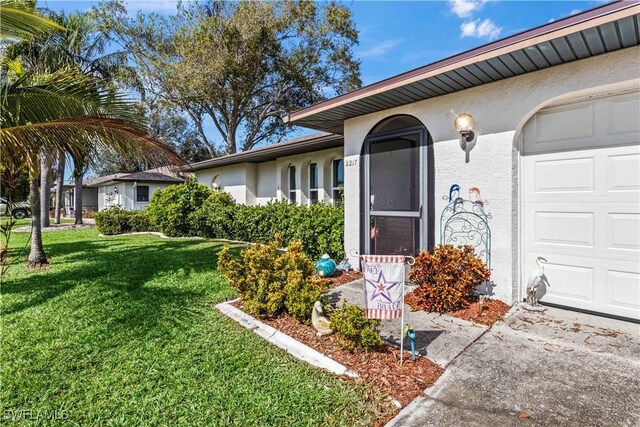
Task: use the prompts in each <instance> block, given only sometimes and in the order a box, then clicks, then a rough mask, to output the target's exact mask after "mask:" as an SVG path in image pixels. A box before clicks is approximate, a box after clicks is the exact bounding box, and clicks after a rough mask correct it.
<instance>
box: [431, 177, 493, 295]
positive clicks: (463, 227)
mask: <svg viewBox="0 0 640 427" xmlns="http://www.w3.org/2000/svg"><path fill="white" fill-rule="evenodd" d="M442 198H443V200H447V201H448V203H447V205H446V206H445V208H444V209H443V211H442V214H441V215H440V244H442V245H456V246H463V245H468V246H471V247H473V249H474V252H475V254H476V255H477V256H478V257H480V258H481V259H482V260H483V261H484V263H485V265H486V266H487V268H488V269H489V270H491V227H490V226H489V220H490V219H491V214H490V213H487V212H486V211H485V206H486V205H487V204H488V202H487V201H486V200H482V199H481V198H480V190H479V189H478V188H477V187H471V188H470V189H469V198H468V199H465V198H462V197H460V186H459V185H458V184H453V185H452V186H451V188H450V189H449V195H448V196H446V195H445V196H443V197H442ZM483 285H484V294H485V296H487V297H489V296H490V295H491V287H492V286H491V283H490V282H487V283H484V284H483Z"/></svg>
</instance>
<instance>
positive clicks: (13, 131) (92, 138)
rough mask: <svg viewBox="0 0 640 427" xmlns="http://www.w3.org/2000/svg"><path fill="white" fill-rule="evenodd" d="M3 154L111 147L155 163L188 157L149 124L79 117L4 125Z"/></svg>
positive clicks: (75, 153) (0, 132) (0, 134)
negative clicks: (151, 130)
mask: <svg viewBox="0 0 640 427" xmlns="http://www.w3.org/2000/svg"><path fill="white" fill-rule="evenodd" d="M0 146H1V151H0V154H1V155H2V158H3V163H4V161H5V159H6V160H13V159H20V158H21V157H24V156H25V153H37V152H38V151H40V150H41V149H42V147H46V149H47V151H50V152H55V151H56V150H63V151H65V152H67V153H69V154H70V155H71V156H72V157H77V158H80V157H84V156H86V153H87V152H89V151H91V152H96V151H97V152H100V151H109V152H115V153H116V154H118V155H119V156H122V157H123V158H126V159H131V160H135V161H144V162H146V163H148V164H150V165H153V166H164V165H182V164H184V161H182V159H181V158H180V157H179V156H178V155H177V154H176V153H175V152H174V151H173V150H172V149H171V148H170V147H169V146H167V145H166V144H164V143H163V142H161V141H159V140H157V139H155V138H153V137H152V136H151V135H150V134H149V132H148V130H147V129H146V128H145V127H142V126H139V125H137V124H135V123H132V122H130V121H127V120H123V119H114V118H108V117H92V116H87V117H78V118H69V119H61V120H56V121H50V122H46V123H37V124H30V125H23V126H17V127H12V128H3V129H0Z"/></svg>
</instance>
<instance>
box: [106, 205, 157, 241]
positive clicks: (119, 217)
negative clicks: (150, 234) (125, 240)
mask: <svg viewBox="0 0 640 427" xmlns="http://www.w3.org/2000/svg"><path fill="white" fill-rule="evenodd" d="M94 218H95V219H96V227H98V230H99V231H100V232H101V233H102V234H107V235H111V234H123V233H129V232H132V231H133V232H136V231H151V230H152V227H151V222H150V221H149V216H148V215H147V212H146V211H125V210H124V209H122V208H121V207H120V206H111V207H109V208H107V209H105V210H103V211H100V212H96V213H95V216H94Z"/></svg>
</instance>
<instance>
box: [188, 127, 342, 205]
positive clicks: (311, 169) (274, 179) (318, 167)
mask: <svg viewBox="0 0 640 427" xmlns="http://www.w3.org/2000/svg"><path fill="white" fill-rule="evenodd" d="M342 153H343V138H342V135H336V134H330V133H326V132H322V133H318V134H315V135H311V136H305V137H301V138H296V139H292V140H289V141H286V142H281V143H278V144H272V145H269V146H266V147H261V148H257V149H254V150H250V151H244V152H241V153H236V154H232V155H228V156H222V157H217V158H214V159H210V160H205V161H202V162H198V163H193V164H191V165H189V167H188V168H185V170H186V171H188V172H190V173H192V174H193V175H194V176H195V177H196V179H197V180H198V182H200V183H202V184H205V185H207V186H208V187H210V188H213V189H216V190H224V191H226V192H228V193H229V194H231V195H232V196H233V198H234V199H235V200H236V202H238V203H242V204H247V205H256V204H266V203H268V202H269V201H276V200H288V201H290V202H293V203H300V204H305V205H309V204H312V203H318V202H325V203H340V202H341V201H342V189H343V185H344V162H343V161H342V158H343V154H342Z"/></svg>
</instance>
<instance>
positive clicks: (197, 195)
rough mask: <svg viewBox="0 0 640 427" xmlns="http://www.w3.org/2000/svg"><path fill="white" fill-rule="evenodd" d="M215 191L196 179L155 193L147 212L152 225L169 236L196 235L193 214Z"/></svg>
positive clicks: (190, 179)
mask: <svg viewBox="0 0 640 427" xmlns="http://www.w3.org/2000/svg"><path fill="white" fill-rule="evenodd" d="M212 194H213V191H212V190H210V189H209V188H207V186H206V185H204V184H198V181H197V180H196V179H195V178H189V179H188V180H187V181H186V182H185V183H184V184H179V185H170V186H168V187H167V188H165V189H163V190H157V191H155V192H154V193H153V197H152V198H151V202H149V207H148V208H147V212H148V213H149V219H150V220H151V224H152V225H153V226H154V227H156V228H157V229H158V230H160V231H162V232H163V233H164V234H166V235H167V236H189V235H195V234H196V233H194V227H193V224H192V223H191V222H192V221H193V214H194V212H196V211H197V210H198V209H200V208H201V207H202V205H203V204H204V201H205V200H207V199H208V198H209V197H210V196H211V195H212Z"/></svg>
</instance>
